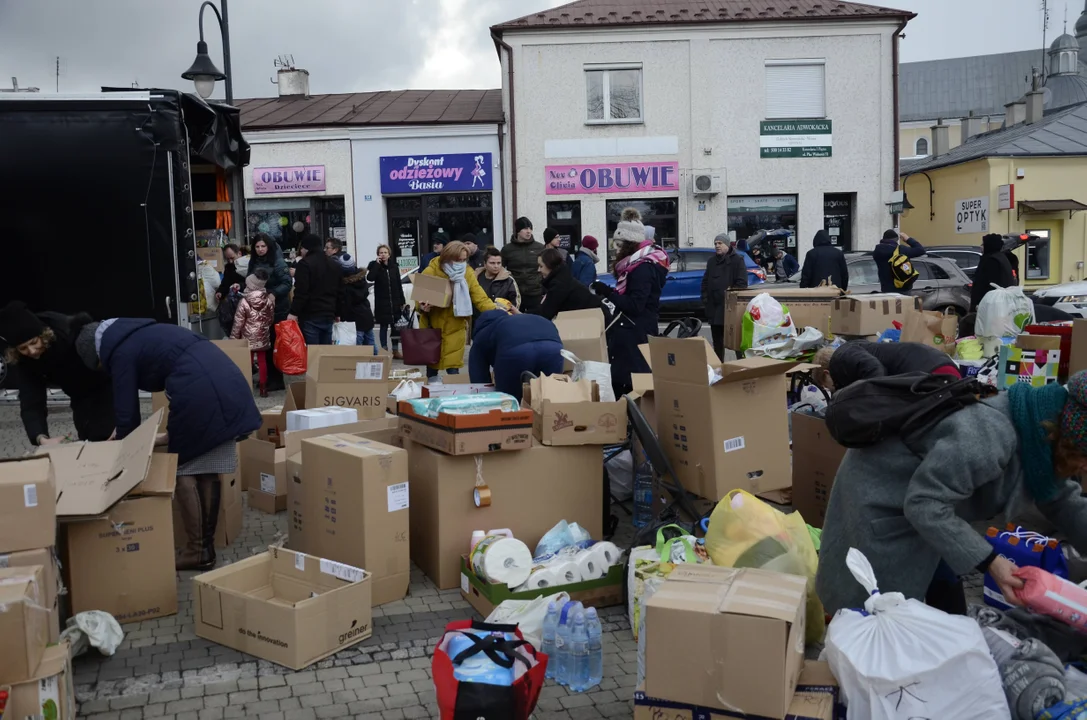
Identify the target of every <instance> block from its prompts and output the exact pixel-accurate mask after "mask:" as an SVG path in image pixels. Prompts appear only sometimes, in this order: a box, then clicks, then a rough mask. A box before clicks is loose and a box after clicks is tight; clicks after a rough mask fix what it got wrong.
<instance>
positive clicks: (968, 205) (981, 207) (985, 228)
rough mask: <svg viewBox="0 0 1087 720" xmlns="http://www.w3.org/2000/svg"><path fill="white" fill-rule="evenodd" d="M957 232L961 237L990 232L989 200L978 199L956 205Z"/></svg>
mask: <svg viewBox="0 0 1087 720" xmlns="http://www.w3.org/2000/svg"><path fill="white" fill-rule="evenodd" d="M955 232H956V233H957V234H959V235H968V234H970V233H987V232H989V198H988V197H987V196H986V197H976V198H967V199H966V200H959V201H958V202H957V203H955Z"/></svg>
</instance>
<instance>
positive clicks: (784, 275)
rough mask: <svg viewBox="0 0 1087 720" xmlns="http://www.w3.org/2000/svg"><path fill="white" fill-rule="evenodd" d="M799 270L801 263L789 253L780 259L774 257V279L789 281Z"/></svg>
mask: <svg viewBox="0 0 1087 720" xmlns="http://www.w3.org/2000/svg"><path fill="white" fill-rule="evenodd" d="M798 270H800V263H798V262H797V261H796V258H794V257H793V256H792V255H790V254H789V253H785V254H784V255H782V256H781V259H780V260H779V259H777V258H775V259H774V279H775V280H777V281H778V282H788V281H789V278H791V277H792V276H793V275H796V273H797V271H798Z"/></svg>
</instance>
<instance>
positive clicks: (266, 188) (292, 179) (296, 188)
mask: <svg viewBox="0 0 1087 720" xmlns="http://www.w3.org/2000/svg"><path fill="white" fill-rule="evenodd" d="M324 191H325V166H324V165H296V166H293V167H264V168H261V167H258V168H253V192H254V193H255V194H257V195H267V194H270V193H310V192H324Z"/></svg>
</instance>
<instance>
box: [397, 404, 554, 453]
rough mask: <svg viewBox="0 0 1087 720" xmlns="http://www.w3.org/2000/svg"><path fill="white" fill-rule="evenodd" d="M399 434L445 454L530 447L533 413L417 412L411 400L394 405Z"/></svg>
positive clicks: (496, 411)
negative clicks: (428, 415)
mask: <svg viewBox="0 0 1087 720" xmlns="http://www.w3.org/2000/svg"><path fill="white" fill-rule="evenodd" d="M397 412H398V413H399V420H400V434H401V435H403V436H404V437H405V438H407V439H409V440H411V441H412V442H413V443H418V444H419V445H426V446H427V447H429V448H434V449H435V450H440V451H442V452H444V453H446V454H447V455H480V454H484V453H493V452H499V451H501V450H524V449H526V448H530V447H532V432H533V429H532V428H533V422H534V418H533V412H532V411H531V410H525V409H522V410H514V411H511V412H503V411H501V410H492V411H491V412H489V413H481V414H479V415H451V414H449V413H440V414H439V415H438V417H436V418H431V417H424V416H422V415H417V414H416V413H415V411H414V410H413V409H412V407H411V403H408V402H401V403H400V404H399V405H398V406H397Z"/></svg>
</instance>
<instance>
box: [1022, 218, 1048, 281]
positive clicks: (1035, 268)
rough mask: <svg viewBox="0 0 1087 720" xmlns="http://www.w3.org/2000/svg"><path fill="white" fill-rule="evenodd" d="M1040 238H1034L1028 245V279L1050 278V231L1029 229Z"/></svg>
mask: <svg viewBox="0 0 1087 720" xmlns="http://www.w3.org/2000/svg"><path fill="white" fill-rule="evenodd" d="M1027 234H1029V235H1033V236H1034V237H1036V238H1042V239H1041V240H1040V241H1039V240H1032V241H1031V242H1030V243H1029V244H1028V245H1027V280H1046V279H1048V278H1049V231H1048V230H1030V229H1028V230H1027Z"/></svg>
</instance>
